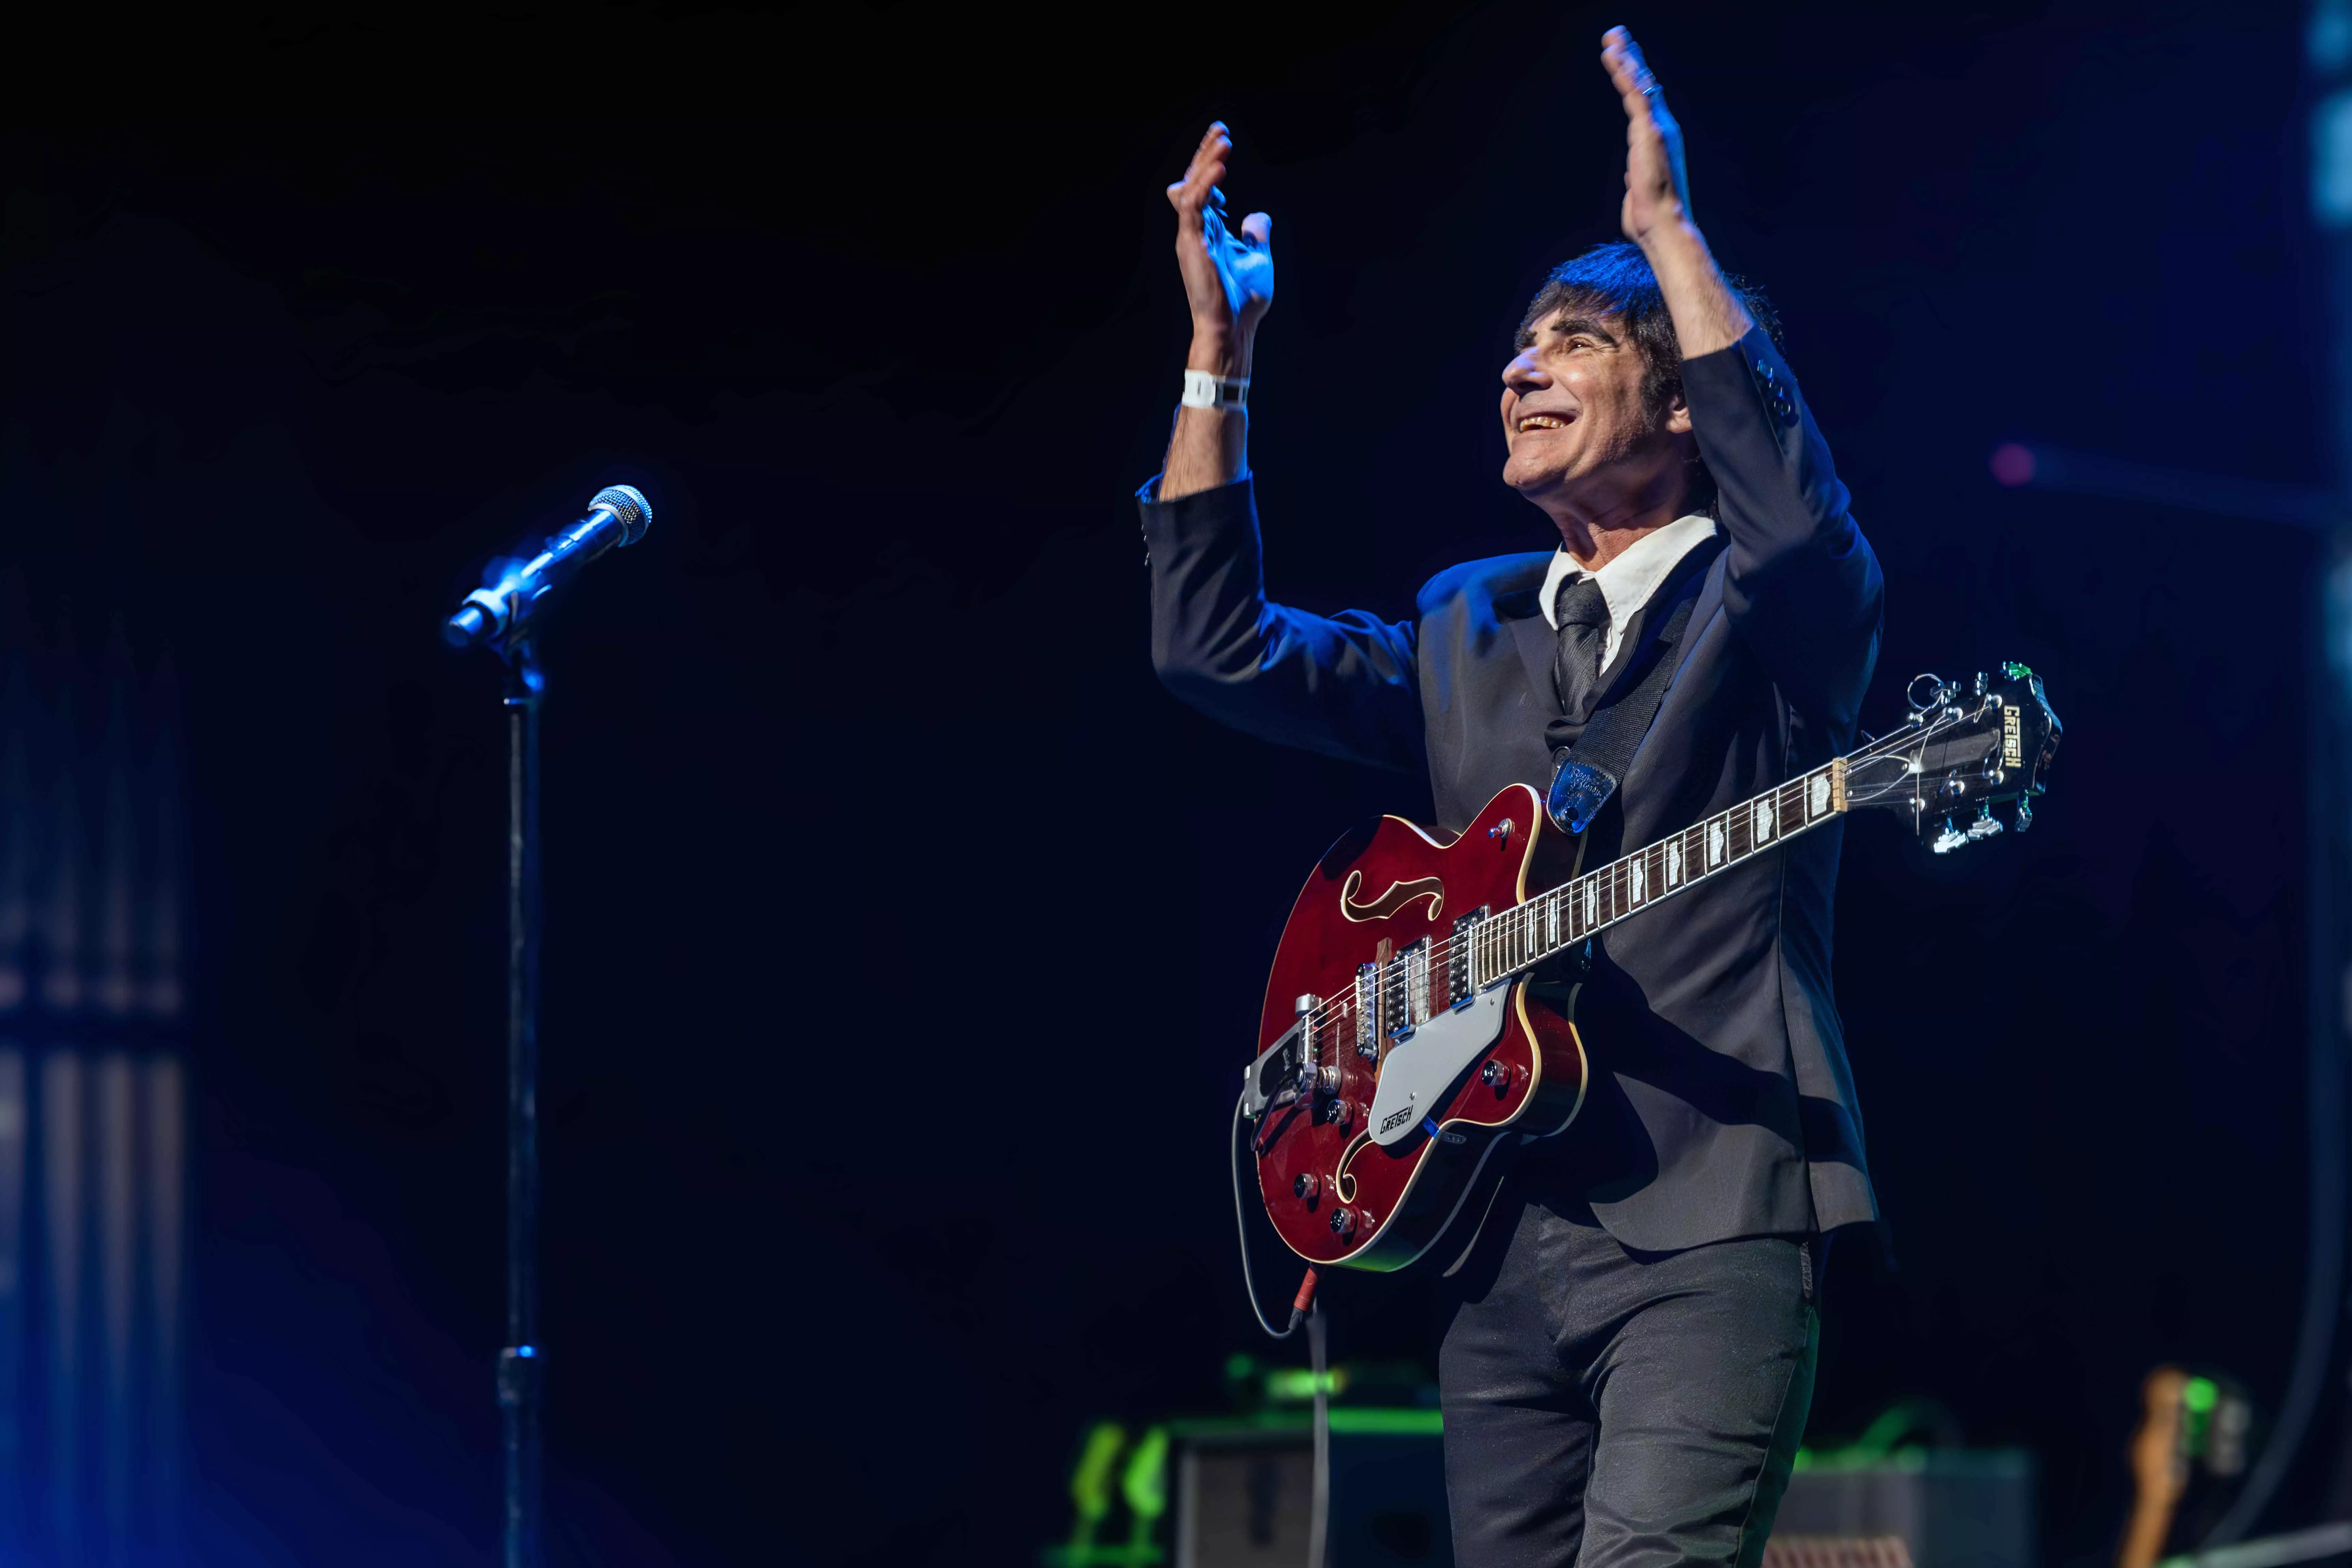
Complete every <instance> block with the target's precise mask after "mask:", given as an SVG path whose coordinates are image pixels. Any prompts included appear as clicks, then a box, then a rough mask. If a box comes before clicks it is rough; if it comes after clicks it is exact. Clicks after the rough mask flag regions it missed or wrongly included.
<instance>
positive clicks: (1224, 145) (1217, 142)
mask: <svg viewBox="0 0 2352 1568" xmlns="http://www.w3.org/2000/svg"><path fill="white" fill-rule="evenodd" d="M1232 150H1233V139H1232V137H1231V136H1229V135H1228V134H1227V133H1226V131H1225V127H1224V122H1223V121H1212V122H1211V124H1210V126H1209V129H1208V130H1207V131H1206V132H1203V133H1202V137H1201V144H1200V145H1199V146H1198V147H1196V148H1194V149H1193V151H1192V162H1191V163H1187V164H1186V165H1185V166H1184V177H1183V178H1182V179H1181V180H1179V181H1177V182H1176V183H1175V184H1172V185H1171V186H1169V187H1168V199H1169V201H1170V202H1171V203H1173V204H1174V205H1176V206H1177V207H1179V208H1180V209H1181V208H1182V207H1185V206H1187V205H1192V206H1199V205H1202V203H1204V202H1206V201H1207V200H1208V199H1209V193H1210V191H1212V190H1213V189H1214V188H1215V186H1216V183H1217V182H1218V181H1219V180H1221V179H1223V178H1224V174H1225V155H1226V154H1227V153H1230V152H1231V151H1232Z"/></svg>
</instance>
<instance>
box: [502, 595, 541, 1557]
mask: <svg viewBox="0 0 2352 1568" xmlns="http://www.w3.org/2000/svg"><path fill="white" fill-rule="evenodd" d="M499 655H500V657H501V658H504V660H505V661H506V694H505V705H506V710H507V1342H506V1346H505V1348H504V1349H502V1350H500V1351H499V1415H500V1426H501V1436H502V1446H503V1448H504V1452H505V1459H506V1467H505V1468H506V1521H505V1538H506V1560H505V1568H540V1563H541V1529H540V1526H541V1513H542V1509H541V1488H540V1480H541V1430H540V1405H541V1393H542V1390H543V1375H542V1363H543V1362H544V1360H545V1358H544V1357H543V1356H542V1355H541V1353H540V1347H539V935H540V900H539V887H540V883H539V703H540V698H541V694H542V693H543V692H544V690H545V689H546V685H547V681H546V677H545V676H544V675H543V674H542V673H541V669H540V667H539V658H538V653H537V650H536V649H535V648H534V647H532V646H531V639H530V636H529V635H528V634H526V635H524V636H521V637H514V638H512V639H510V640H509V641H506V642H502V643H501V644H500V645H499Z"/></svg>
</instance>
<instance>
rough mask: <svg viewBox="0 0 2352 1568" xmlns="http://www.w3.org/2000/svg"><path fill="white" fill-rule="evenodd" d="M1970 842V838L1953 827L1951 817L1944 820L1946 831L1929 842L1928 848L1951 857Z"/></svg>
mask: <svg viewBox="0 0 2352 1568" xmlns="http://www.w3.org/2000/svg"><path fill="white" fill-rule="evenodd" d="M1968 841H1969V836H1968V835H1967V834H1965V833H1963V832H1961V831H1960V830H1959V829H1958V828H1957V827H1954V826H1952V819H1951V818H1950V817H1946V818H1944V831H1942V832H1941V833H1938V834H1937V835H1936V837H1933V838H1931V839H1929V840H1928V841H1927V847H1928V848H1930V849H1932V850H1934V851H1935V852H1936V853H1937V854H1938V855H1949V854H1950V853H1951V852H1952V851H1953V850H1955V849H1958V847H1960V846H1961V845H1963V844H1966V843H1967V842H1968Z"/></svg>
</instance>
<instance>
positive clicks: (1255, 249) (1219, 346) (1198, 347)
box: [1168, 124, 1274, 375]
mask: <svg viewBox="0 0 2352 1568" xmlns="http://www.w3.org/2000/svg"><path fill="white" fill-rule="evenodd" d="M1233 149H1234V143H1233V138H1232V137H1231V136H1229V135H1228V134H1227V133H1226V132H1225V128H1224V126H1223V125H1222V124H1215V125H1212V126H1210V127H1209V130H1208V133H1207V134H1206V135H1204V136H1202V138H1201V145H1200V146H1199V147H1198V148H1196V149H1195V150H1194V151H1193V153H1192V163H1191V164H1190V165H1189V166H1188V167H1187V168H1186V169H1185V171H1184V177H1183V178H1182V179H1181V180H1179V181H1177V182H1176V183H1175V184H1172V185H1171V186H1169V187H1168V201H1169V205H1171V206H1173V207H1174V208H1175V209H1176V265H1177V268H1178V269H1179V270H1180V271H1181V273H1182V274H1183V277H1184V297H1185V300H1186V303H1188V304H1189V305H1190V306H1191V307H1192V355H1191V359H1190V368H1192V369H1194V370H1209V371H1215V372H1217V373H1218V374H1225V375H1234V374H1246V373H1247V368H1248V363H1249V345H1250V339H1251V337H1252V335H1253V334H1254V333H1255V331H1256V330H1257V323H1258V321H1259V319H1260V318H1262V317H1263V316H1264V315H1265V309H1266V307H1267V306H1268V305H1270V304H1272V303H1273V302H1274V249H1273V242H1274V220H1273V219H1272V218H1270V217H1268V216H1266V215H1265V214H1264V213H1252V214H1250V215H1249V216H1247V217H1245V218H1244V219H1242V226H1241V230H1240V232H1239V233H1235V232H1234V230H1232V229H1230V228H1228V227H1227V226H1225V195H1224V193H1223V191H1221V190H1219V189H1218V188H1217V182H1218V181H1219V180H1221V179H1223V177H1224V173H1225V159H1226V157H1227V155H1228V154H1230V153H1232V152H1233Z"/></svg>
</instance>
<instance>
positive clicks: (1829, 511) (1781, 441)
mask: <svg viewBox="0 0 2352 1568" xmlns="http://www.w3.org/2000/svg"><path fill="white" fill-rule="evenodd" d="M1683 389H1684V395H1685V396H1686V397H1687V398H1688V399H1689V400H1690V411H1691V424H1692V427H1693V429H1694V430H1695V431H1696V435H1697V437H1698V447H1699V452H1700V454H1701V455H1702V456H1703V457H1705V458H1706V466H1707V469H1708V471H1709V472H1710V473H1712V474H1713V475H1714V476H1715V481H1716V486H1717V491H1718V496H1719V500H1718V505H1717V513H1718V518H1717V521H1719V522H1720V523H1721V525H1722V528H1723V531H1724V533H1725V535H1726V537H1727V539H1728V540H1729V552H1728V554H1729V558H1728V560H1727V563H1726V564H1725V576H1724V593H1723V597H1724V606H1725V608H1726V609H1727V611H1728V612H1729V613H1730V616H1731V619H1732V624H1733V625H1734V626H1737V627H1738V629H1739V632H1740V634H1741V636H1743V637H1746V638H1747V639H1748V644H1749V646H1750V647H1753V648H1755V649H1756V651H1757V653H1758V655H1759V658H1762V660H1763V661H1764V665H1765V668H1766V669H1767V670H1769V672H1770V674H1771V676H1772V679H1773V681H1774V682H1775V684H1777V685H1778V686H1779V687H1780V690H1781V691H1782V692H1783V693H1784V694H1785V695H1786V696H1787V697H1788V699H1789V700H1790V702H1791V703H1792V704H1793V705H1794V706H1795V707H1796V709H1797V710H1798V711H1799V712H1801V713H1803V714H1804V715H1806V716H1807V717H1808V718H1809V719H1811V720H1812V721H1814V722H1816V723H1819V724H1821V725H1822V726H1824V727H1825V728H1826V729H1827V730H1828V731H1830V732H1831V733H1832V734H1835V735H1841V736H1843V735H1850V734H1852V733H1853V728H1854V724H1855V722H1856V721H1857V719H1858V718H1859V716H1860V709H1861V706H1862V697H1863V690H1864V688H1865V687H1866V686H1868V685H1869V683H1870V675H1871V670H1872V669H1873V668H1874V666H1875V665H1876V664H1877V662H1878V635H1879V621H1880V616H1881V613H1882V609H1883V605H1884V601H1885V583H1884V581H1883V580H1882V579H1881V578H1880V576H1879V572H1878V558H1877V557H1876V556H1875V555H1874V554H1872V553H1871V549H1870V543H1869V542H1868V541H1867V540H1865V539H1864V538H1863V536H1862V531H1861V529H1859V528H1857V527H1856V526H1854V521H1853V513H1852V512H1851V511H1850V510H1848V504H1847V503H1848V500H1849V498H1848V496H1847V494H1846V488H1845V486H1844V485H1843V484H1841V483H1840V482H1839V481H1838V477H1837V472H1836V470H1835V469H1834V468H1832V467H1831V464H1830V449H1829V445H1828V443H1827V442H1825V441H1823V440H1822V433H1821V429H1820V427H1819V426H1816V425H1814V423H1813V416H1812V414H1811V411H1810V410H1808V409H1807V408H1806V406H1805V403H1804V399H1803V397H1802V396H1801V395H1800V394H1799V393H1798V390H1797V380H1796V377H1795V376H1793V375H1791V374H1790V372H1789V366H1788V364H1787V363H1786V362H1785V361H1783V360H1782V359H1781V358H1780V352H1779V351H1778V350H1776V349H1775V348H1773V346H1772V341H1771V339H1770V338H1769V337H1768V336H1766V335H1765V333H1764V331H1763V330H1762V329H1761V328H1754V329H1751V330H1750V331H1748V335H1747V336H1746V337H1744V338H1742V339H1740V341H1739V342H1737V343H1734V344H1733V345H1732V346H1731V347H1729V348H1727V349H1724V350H1721V351H1719V352H1717V353H1711V354H1702V355H1700V356H1699V357H1697V358H1696V359H1691V360H1685V362H1684V363H1683Z"/></svg>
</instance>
